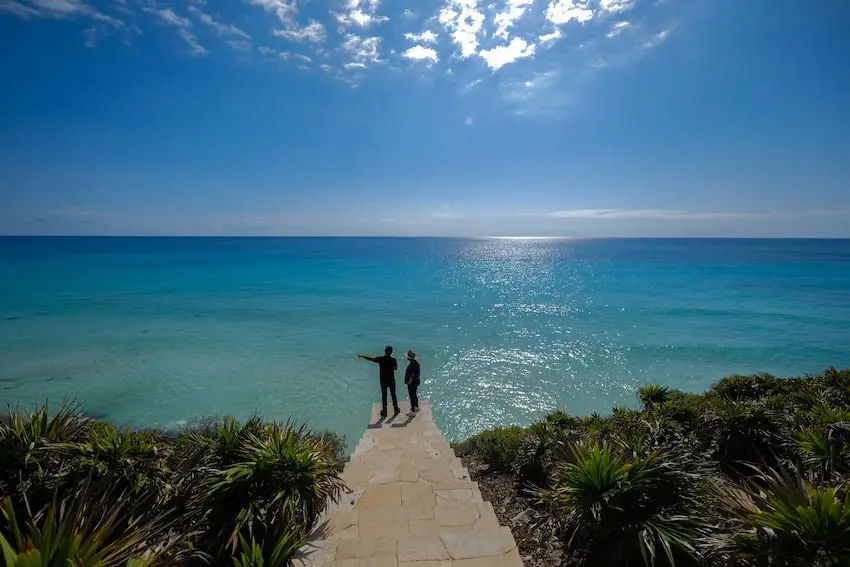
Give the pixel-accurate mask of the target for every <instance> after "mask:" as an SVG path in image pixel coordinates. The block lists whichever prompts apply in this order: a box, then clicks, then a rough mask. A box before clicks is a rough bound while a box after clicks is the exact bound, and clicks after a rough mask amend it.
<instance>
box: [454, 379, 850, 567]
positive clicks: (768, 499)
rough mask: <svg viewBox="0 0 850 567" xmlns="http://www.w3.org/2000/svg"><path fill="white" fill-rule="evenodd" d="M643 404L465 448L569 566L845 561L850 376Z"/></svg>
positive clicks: (562, 419)
mask: <svg viewBox="0 0 850 567" xmlns="http://www.w3.org/2000/svg"><path fill="white" fill-rule="evenodd" d="M638 395H639V398H640V400H641V408H640V409H630V408H622V407H617V408H613V409H612V411H611V414H610V415H608V416H601V415H598V414H593V415H591V416H589V417H585V418H577V417H572V416H569V415H568V414H565V413H563V412H555V413H553V414H551V415H549V416H547V417H546V418H544V419H542V420H541V421H539V422H538V423H535V424H533V425H532V426H530V427H528V428H525V429H519V428H508V429H505V430H495V431H490V432H483V433H481V434H479V435H476V436H474V437H472V438H471V439H470V440H469V441H467V442H466V443H464V444H462V445H461V446H462V447H463V450H464V451H463V452H464V453H465V454H474V455H475V456H476V457H478V458H480V459H483V460H484V461H486V462H488V463H490V464H491V467H492V468H493V469H494V470H499V471H503V472H504V474H510V475H511V477H512V479H513V480H514V481H516V484H517V489H518V491H519V496H523V495H525V494H527V492H528V491H529V489H531V490H532V492H533V493H534V494H536V500H533V501H532V505H533V506H534V508H535V510H536V513H537V516H538V525H540V526H541V527H543V526H548V527H554V528H555V529H556V533H559V534H560V535H561V542H562V544H563V545H564V547H565V548H566V553H565V554H564V558H565V559H564V561H565V565H569V566H579V565H581V566H585V565H588V566H589V565H634V564H647V565H671V564H673V563H675V564H677V565H690V564H694V565H696V564H699V565H701V566H705V567H837V566H839V565H840V566H842V567H843V566H846V565H850V554H848V553H850V552H848V548H849V547H850V534H848V532H847V530H848V521H850V520H848V518H850V512H848V507H850V500H848V498H850V496H848V495H850V371H848V370H840V371H839V370H835V369H833V368H830V369H827V370H826V371H825V372H824V373H822V374H820V375H817V376H807V377H804V378H787V379H781V378H776V377H774V376H771V375H767V374H758V375H754V376H733V377H730V378H725V379H723V380H721V381H720V382H718V383H717V384H715V385H714V386H713V387H712V388H711V389H710V390H708V391H707V392H706V393H704V394H700V395H698V394H689V393H685V392H679V391H676V390H671V389H667V388H664V387H662V386H657V385H651V386H645V387H643V388H641V390H640V392H639V393H638ZM517 447H518V449H517ZM511 459H513V461H511ZM511 462H512V465H511ZM780 470H781V471H794V472H793V474H792V473H789V472H786V473H777V472H775V471H780ZM763 471H768V472H766V473H765V472H763ZM804 479H805V480H804ZM541 537H544V536H541Z"/></svg>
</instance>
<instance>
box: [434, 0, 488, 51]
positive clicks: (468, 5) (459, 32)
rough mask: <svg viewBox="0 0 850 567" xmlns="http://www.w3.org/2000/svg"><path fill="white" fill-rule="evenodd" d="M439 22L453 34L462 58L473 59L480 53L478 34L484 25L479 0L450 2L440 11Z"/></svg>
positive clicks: (455, 0) (449, 0) (453, 0)
mask: <svg viewBox="0 0 850 567" xmlns="http://www.w3.org/2000/svg"><path fill="white" fill-rule="evenodd" d="M439 22H440V23H441V24H443V25H444V26H445V27H446V29H448V30H449V31H450V32H451V34H452V40H453V41H454V43H455V45H457V46H458V47H459V48H460V56H461V58H464V59H465V58H467V57H472V56H473V55H475V54H476V53H477V52H478V33H479V32H480V31H481V28H482V26H483V25H484V14H482V13H481V12H480V11H479V10H478V0H448V2H447V4H446V6H445V7H444V8H443V9H442V10H440V15H439Z"/></svg>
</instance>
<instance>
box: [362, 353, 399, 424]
mask: <svg viewBox="0 0 850 567" xmlns="http://www.w3.org/2000/svg"><path fill="white" fill-rule="evenodd" d="M357 358H362V359H363V360H368V361H369V362H374V363H376V364H377V365H378V370H379V375H380V379H381V407H382V409H381V417H387V390H389V391H390V395H391V396H392V399H393V409H394V410H395V414H394V415H398V414H399V413H401V410H400V409H399V407H398V398H397V397H396V393H395V372H396V370H398V361H397V360H396V359H395V358H394V357H393V347H391V346H388V347H387V348H385V349H384V356H366V355H365V354H358V355H357Z"/></svg>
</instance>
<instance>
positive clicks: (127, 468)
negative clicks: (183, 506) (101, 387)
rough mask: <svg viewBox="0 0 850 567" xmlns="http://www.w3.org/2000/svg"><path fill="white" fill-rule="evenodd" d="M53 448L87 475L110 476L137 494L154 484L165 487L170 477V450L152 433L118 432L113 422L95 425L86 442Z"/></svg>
mask: <svg viewBox="0 0 850 567" xmlns="http://www.w3.org/2000/svg"><path fill="white" fill-rule="evenodd" d="M50 449H51V450H52V451H57V452H60V453H62V454H63V455H64V456H65V457H67V458H69V459H72V460H73V461H74V463H75V464H76V465H77V467H78V468H79V469H80V471H81V472H82V474H83V475H86V474H88V472H89V469H93V471H94V473H95V474H96V475H97V476H103V475H105V474H107V473H109V474H110V475H111V476H112V478H113V479H115V482H120V483H121V485H122V487H127V488H130V489H131V490H133V491H136V492H138V491H140V490H142V489H143V488H144V487H146V486H147V485H149V484H151V483H153V484H159V485H163V484H165V483H166V482H167V476H168V474H169V471H168V468H167V462H166V460H167V458H168V456H169V454H170V450H169V449H168V448H167V447H166V446H165V445H164V444H162V443H158V442H157V441H155V440H154V438H153V435H152V434H151V433H149V432H137V431H132V430H130V429H118V428H116V427H115V426H114V425H112V424H109V423H98V424H94V425H92V427H90V428H89V432H88V435H87V436H86V439H85V440H84V441H82V442H77V443H57V444H55V445H52V446H51V447H50Z"/></svg>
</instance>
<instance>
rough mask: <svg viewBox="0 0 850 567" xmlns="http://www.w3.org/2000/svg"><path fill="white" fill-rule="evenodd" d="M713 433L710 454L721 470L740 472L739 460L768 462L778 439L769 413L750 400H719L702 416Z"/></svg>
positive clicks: (778, 426)
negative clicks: (713, 445) (711, 453)
mask: <svg viewBox="0 0 850 567" xmlns="http://www.w3.org/2000/svg"><path fill="white" fill-rule="evenodd" d="M705 420H706V422H707V424H708V425H709V427H710V428H711V429H713V431H714V435H715V436H716V451H715V453H714V457H715V458H716V459H717V460H718V461H719V463H720V466H721V467H722V468H723V470H724V471H725V472H727V473H730V474H741V470H742V466H743V467H744V468H746V467H745V465H742V463H761V462H767V463H772V462H774V460H775V454H774V453H775V450H776V448H777V447H778V446H779V440H780V439H781V438H782V426H781V424H780V423H779V420H778V419H777V417H776V416H775V415H774V414H773V412H771V411H769V410H767V409H765V408H764V407H762V406H761V405H758V404H754V403H751V402H729V401H721V402H719V403H717V404H715V405H714V407H713V408H712V410H711V411H710V412H708V414H707V415H706V418H705Z"/></svg>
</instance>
